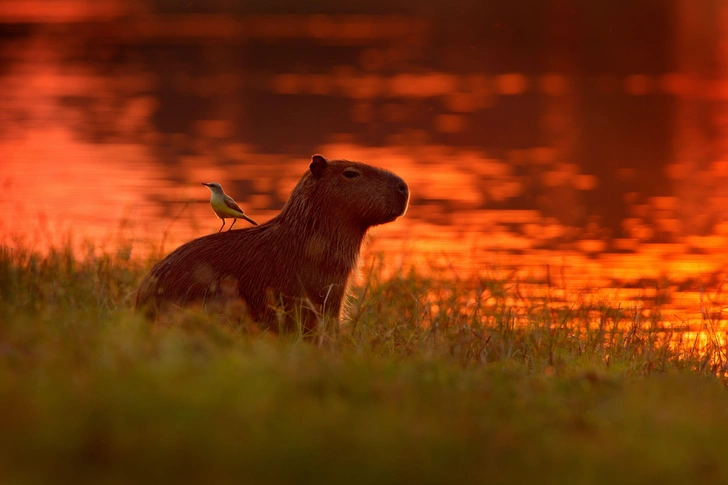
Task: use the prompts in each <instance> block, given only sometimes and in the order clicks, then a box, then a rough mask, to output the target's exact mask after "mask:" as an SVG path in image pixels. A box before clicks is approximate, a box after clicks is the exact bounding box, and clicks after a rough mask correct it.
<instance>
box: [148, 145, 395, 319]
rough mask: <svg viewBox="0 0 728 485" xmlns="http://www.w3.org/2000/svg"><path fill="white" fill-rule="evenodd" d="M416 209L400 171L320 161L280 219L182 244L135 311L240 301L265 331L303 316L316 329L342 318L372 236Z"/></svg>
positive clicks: (214, 307)
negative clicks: (323, 320)
mask: <svg viewBox="0 0 728 485" xmlns="http://www.w3.org/2000/svg"><path fill="white" fill-rule="evenodd" d="M408 201H409V189H408V187H407V184H406V183H405V182H404V181H403V180H402V179H401V178H399V177H398V176H397V175H395V174H393V173H391V172H388V171H386V170H382V169H379V168H375V167H371V166H369V165H365V164H363V163H358V162H351V161H348V160H333V161H329V160H327V159H326V158H324V157H322V156H321V155H315V156H314V157H313V158H312V161H311V164H310V165H309V171H307V172H306V173H305V174H304V176H303V177H302V178H301V180H300V181H299V182H298V184H297V185H296V187H295V188H294V189H293V192H292V193H291V196H290V198H289V200H288V202H287V203H286V205H285V206H284V207H283V209H282V210H281V212H280V214H278V216H276V217H275V218H273V219H271V220H270V221H268V222H267V223H265V224H262V225H260V226H257V227H251V228H246V229H243V230H237V231H229V232H222V233H217V234H211V235H209V236H204V237H201V238H198V239H194V240H192V241H190V242H188V243H186V244H184V245H182V246H180V247H179V248H177V249H176V250H175V251H173V252H172V253H171V254H169V255H168V256H167V257H166V258H164V259H163V260H162V261H160V262H159V263H157V264H156V265H155V266H154V267H153V268H152V270H151V271H150V272H149V274H148V275H147V276H146V277H145V278H144V280H143V281H142V283H141V285H140V287H139V291H138V293H137V301H136V307H137V309H141V310H144V311H145V312H146V313H147V314H149V315H156V314H158V313H159V312H160V311H166V310H168V309H170V308H174V307H184V306H189V305H192V304H202V305H204V306H205V307H206V308H207V309H208V310H211V311H224V309H225V308H226V306H229V305H230V304H231V303H233V304H235V303H238V302H240V303H244V305H245V307H246V308H247V312H248V313H249V315H250V317H251V318H252V319H253V320H254V321H256V322H259V323H261V324H263V325H265V326H269V327H271V328H275V327H276V326H277V325H279V324H280V323H281V322H285V323H287V324H290V322H291V321H292V320H293V319H294V318H298V317H301V318H302V320H301V321H302V322H303V324H304V327H306V329H307V330H311V329H312V327H313V326H314V325H315V322H316V321H317V317H318V316H320V315H328V316H331V317H334V318H335V319H338V318H339V315H340V312H341V307H342V302H343V298H344V296H345V294H346V290H347V287H348V283H349V278H350V276H351V274H352V271H353V270H354V269H355V267H356V264H357V260H358V257H359V252H360V249H361V245H362V242H363V240H364V236H365V235H366V232H367V229H369V228H370V227H372V226H375V225H378V224H384V223H387V222H391V221H393V220H395V219H396V218H397V217H399V216H402V215H404V213H405V211H406V210H407V204H408ZM299 312H300V313H299ZM282 318H283V319H282Z"/></svg>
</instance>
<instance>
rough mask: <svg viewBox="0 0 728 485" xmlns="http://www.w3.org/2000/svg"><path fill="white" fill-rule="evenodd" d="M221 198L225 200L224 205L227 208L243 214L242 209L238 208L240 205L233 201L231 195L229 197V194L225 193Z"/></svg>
mask: <svg viewBox="0 0 728 485" xmlns="http://www.w3.org/2000/svg"><path fill="white" fill-rule="evenodd" d="M223 200H224V201H225V205H226V206H228V207H229V208H231V209H232V210H234V211H238V212H240V213H241V214H244V212H243V209H241V208H240V206H239V205H238V203H237V202H235V201H234V200H233V198H232V197H230V196H229V195H227V194H225V197H223Z"/></svg>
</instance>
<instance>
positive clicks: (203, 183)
mask: <svg viewBox="0 0 728 485" xmlns="http://www.w3.org/2000/svg"><path fill="white" fill-rule="evenodd" d="M200 183H201V184H202V185H204V186H205V187H209V185H207V184H206V183H205V182H200Z"/></svg>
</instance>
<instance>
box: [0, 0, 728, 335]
mask: <svg viewBox="0 0 728 485" xmlns="http://www.w3.org/2000/svg"><path fill="white" fill-rule="evenodd" d="M41 3H43V2H41ZM481 3H483V2H477V1H475V0H473V1H472V2H463V3H462V5H461V6H460V9H448V10H440V9H439V7H431V6H424V7H423V6H420V5H419V4H418V3H417V2H412V4H410V2H401V3H397V4H392V5H387V4H385V3H377V2H375V3H373V4H369V3H365V2H360V3H358V2H354V3H351V4H347V5H346V6H328V7H327V8H326V9H325V10H323V11H313V9H312V8H311V7H304V6H300V5H298V4H295V5H294V4H291V5H289V6H288V7H287V9H286V8H283V7H280V9H278V10H274V9H273V8H272V7H270V8H268V10H266V7H260V8H258V10H255V11H253V10H251V9H252V7H242V6H238V7H232V6H230V5H229V4H228V3H227V2H223V1H219V2H206V3H205V5H196V4H183V3H182V2H177V3H174V2H172V3H170V2H153V1H148V2H142V1H137V2H131V1H129V2H126V1H115V2H112V1H108V2H104V3H103V4H99V3H98V2H91V1H83V0H62V1H57V2H52V4H51V3H48V4H47V6H46V8H44V9H37V8H32V5H30V3H28V2H24V1H20V0H6V1H5V2H4V3H3V4H2V5H0V29H1V30H0V33H1V34H2V37H1V39H2V42H1V43H0V106H2V110H1V111H0V184H1V185H2V195H0V237H2V239H3V243H4V244H10V245H12V244H17V243H18V241H19V240H22V241H24V242H25V243H26V244H31V245H33V246H35V247H36V248H38V249H40V250H43V249H45V248H47V247H48V246H49V245H52V244H59V243H61V242H62V241H63V240H64V238H66V237H68V236H69V235H70V236H71V237H72V238H73V240H74V241H76V242H77V243H79V244H80V243H82V242H83V241H84V240H90V241H92V242H94V244H96V245H98V246H100V247H105V246H106V247H114V246H115V245H116V246H118V245H123V244H132V246H133V248H134V252H135V254H137V255H145V254H146V253H148V251H150V250H152V249H153V248H158V247H159V245H162V244H163V247H164V250H165V251H169V250H171V249H173V248H174V247H176V246H177V245H179V244H181V243H182V242H184V241H187V240H189V239H191V238H194V237H198V236H201V235H204V234H207V233H210V232H214V231H217V228H218V227H219V221H218V220H217V219H216V218H215V217H214V215H213V214H212V211H211V209H210V207H209V205H208V197H209V195H208V194H209V193H208V190H207V189H206V188H205V187H203V186H201V185H200V182H209V181H217V182H220V183H221V184H222V185H223V186H224V187H225V189H226V191H227V192H228V193H229V194H231V195H232V196H233V197H234V198H235V199H236V200H237V201H238V202H239V203H240V204H241V206H242V207H243V208H244V209H245V211H246V213H248V214H249V215H250V216H251V217H253V218H254V219H256V220H257V221H258V222H265V221H266V220H269V219H270V218H272V217H274V216H275V215H276V214H277V212H278V211H279V210H280V208H281V207H282V206H283V204H284V203H285V200H286V199H287V197H288V194H289V193H290V191H291V189H292V187H293V186H294V185H295V183H296V181H297V180H298V179H299V177H300V176H301V175H302V174H303V173H304V171H305V170H306V169H307V166H308V162H309V160H310V156H311V155H312V154H314V153H322V154H324V155H326V156H327V157H329V158H348V159H353V160H360V161H365V162H368V163H371V164H374V165H378V166H383V167H386V168H389V169H391V170H393V171H394V172H396V173H398V174H399V175H401V176H402V177H403V178H404V179H405V180H407V182H408V183H409V185H410V189H411V193H412V200H411V206H410V209H409V211H408V213H407V215H406V216H405V217H404V218H402V219H399V220H398V221H396V222H394V223H392V224H388V225H385V226H382V227H380V228H377V230H376V231H375V235H374V238H373V241H372V243H371V244H370V246H369V248H368V251H370V252H384V253H385V254H386V258H387V261H388V264H389V267H390V268H392V271H394V270H396V268H398V267H399V265H400V264H402V263H403V262H404V261H406V262H408V263H413V262H414V263H417V262H422V261H427V262H428V264H432V265H435V266H440V267H442V268H444V269H445V270H446V271H448V272H450V273H451V274H458V275H461V276H462V275H471V274H473V273H482V272H486V271H488V270H490V269H491V268H493V267H500V268H507V269H511V268H515V269H516V270H517V272H516V276H518V277H519V278H523V279H524V280H526V279H529V278H531V279H533V280H534V281H537V282H539V281H540V282H541V283H542V284H543V283H545V282H546V280H547V273H548V274H553V275H559V278H560V281H561V283H560V286H561V287H562V288H565V289H571V290H573V291H574V292H576V293H578V292H583V291H591V292H602V293H604V294H608V295H610V296H611V297H613V298H614V299H615V300H616V301H624V302H625V303H626V304H633V303H634V304H639V302H641V301H643V300H644V299H645V298H647V297H649V296H650V292H653V291H657V290H655V288H657V287H658V286H660V285H662V286H663V287H664V288H667V291H668V292H669V293H670V294H671V296H670V298H669V301H668V305H669V306H670V308H671V310H672V311H674V315H675V317H674V318H675V319H677V320H680V319H682V320H683V321H684V320H685V319H686V318H687V319H696V320H699V319H700V318H702V312H701V299H702V300H703V301H704V304H703V306H705V301H706V294H707V293H706V292H709V291H712V292H717V293H719V292H720V291H722V284H723V281H724V274H725V267H726V262H727V260H728V252H727V251H726V249H725V248H726V247H728V217H726V216H727V215H728V214H727V212H728V204H726V202H727V201H728V183H727V182H728V161H726V160H728V158H726V150H725V146H726V140H728V138H727V137H726V134H727V133H726V131H727V130H728V123H727V122H726V120H728V111H727V110H726V100H727V99H728V96H727V95H726V93H728V76H726V71H727V70H726V67H728V62H726V60H728V53H726V52H724V50H725V48H724V46H725V45H726V43H725V40H726V38H727V34H726V32H728V20H726V19H728V10H726V7H725V6H720V5H717V4H716V5H707V4H705V5H703V4H702V3H700V2H697V3H696V2H690V1H689V0H673V1H671V2H649V1H646V0H645V1H642V2H632V4H631V5H629V6H619V5H613V2H609V1H606V0H604V1H599V2H592V3H591V4H590V5H589V6H584V5H582V2H578V1H576V0H573V1H572V0H568V1H567V0H553V1H547V0H539V1H536V0H533V1H530V2H526V3H529V5H530V7H532V8H530V9H525V10H524V9H519V8H515V7H509V6H508V2H503V3H502V4H501V3H497V2H489V4H488V5H481ZM29 5H30V6H29ZM246 8H247V10H246ZM281 9H282V10H281ZM522 10H524V11H522ZM39 12H41V13H39ZM524 12H526V13H524ZM641 16H646V17H649V18H650V19H651V22H649V23H648V24H649V25H647V26H645V27H644V28H643V30H639V29H635V28H634V25H632V24H631V23H629V22H627V21H626V19H627V18H631V17H635V18H640V17H641ZM706 23H708V24H709V25H708V26H709V27H711V28H710V29H708V28H707V26H706ZM242 225H243V222H242V221H240V222H238V224H237V226H242ZM711 308H712V309H713V311H714V312H717V314H716V315H717V319H718V320H721V321H722V306H721V305H720V304H719V303H717V304H714V305H712V307H711Z"/></svg>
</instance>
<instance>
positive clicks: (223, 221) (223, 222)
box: [217, 219, 225, 232]
mask: <svg viewBox="0 0 728 485" xmlns="http://www.w3.org/2000/svg"><path fill="white" fill-rule="evenodd" d="M223 227H225V219H223V220H222V226H220V230H219V231H217V232H220V231H222V228H223Z"/></svg>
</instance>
